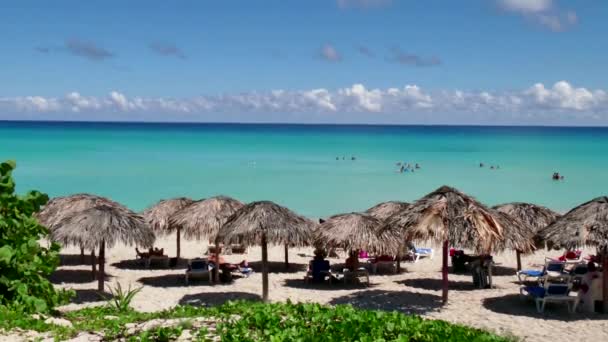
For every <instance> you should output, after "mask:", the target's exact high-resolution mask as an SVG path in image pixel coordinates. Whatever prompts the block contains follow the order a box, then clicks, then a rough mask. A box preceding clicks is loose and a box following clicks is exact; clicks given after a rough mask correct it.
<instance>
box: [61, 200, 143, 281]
mask: <svg viewBox="0 0 608 342" xmlns="http://www.w3.org/2000/svg"><path fill="white" fill-rule="evenodd" d="M57 224H58V228H57V229H56V230H54V231H53V233H52V236H53V239H54V240H56V241H60V242H63V243H64V244H69V243H73V244H77V245H80V246H83V247H85V248H90V249H95V248H97V247H99V258H98V261H99V273H98V290H99V291H103V287H104V286H103V282H104V275H105V274H104V271H105V249H106V246H107V247H108V248H111V247H112V246H114V245H115V244H116V243H117V242H118V241H122V242H123V243H126V244H128V245H133V244H137V245H141V246H145V247H150V246H152V244H153V243H154V232H153V231H152V228H150V226H149V225H148V224H147V223H146V221H145V219H144V218H143V217H142V216H140V215H138V214H136V213H134V212H132V211H128V210H125V209H124V208H121V207H116V206H110V205H107V204H100V205H97V206H95V207H93V208H89V209H85V210H83V211H79V212H76V213H73V214H72V215H70V216H67V217H64V218H63V219H62V220H61V221H59V222H58V223H57Z"/></svg>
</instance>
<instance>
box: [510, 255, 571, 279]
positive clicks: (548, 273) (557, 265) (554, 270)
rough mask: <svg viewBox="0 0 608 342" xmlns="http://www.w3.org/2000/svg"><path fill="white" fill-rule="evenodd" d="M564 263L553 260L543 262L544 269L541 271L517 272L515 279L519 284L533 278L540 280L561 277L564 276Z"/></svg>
mask: <svg viewBox="0 0 608 342" xmlns="http://www.w3.org/2000/svg"><path fill="white" fill-rule="evenodd" d="M565 266H566V263H565V262H563V261H555V260H553V259H546V260H545V267H543V269H542V270H521V271H518V272H517V279H518V280H519V282H520V283H523V282H525V281H527V280H528V278H535V279H537V280H541V279H543V278H545V277H550V278H551V277H553V278H556V277H561V276H563V275H564V267H565Z"/></svg>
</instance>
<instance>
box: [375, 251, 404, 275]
mask: <svg viewBox="0 0 608 342" xmlns="http://www.w3.org/2000/svg"><path fill="white" fill-rule="evenodd" d="M368 262H369V263H370V266H371V270H372V274H376V273H378V269H380V270H386V269H388V271H389V272H390V273H397V260H395V258H394V257H392V256H388V255H381V256H379V257H377V258H374V259H370V260H368Z"/></svg>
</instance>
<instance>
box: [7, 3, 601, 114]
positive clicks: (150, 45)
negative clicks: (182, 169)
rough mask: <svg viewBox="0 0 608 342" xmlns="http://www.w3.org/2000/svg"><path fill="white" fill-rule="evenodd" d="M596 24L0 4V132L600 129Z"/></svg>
mask: <svg viewBox="0 0 608 342" xmlns="http://www.w3.org/2000/svg"><path fill="white" fill-rule="evenodd" d="M605 18H608V3H607V2H605V1H601V0H581V1H556V0H460V1H456V0H454V1H443V0H442V1H438V0H426V1H413V0H412V1H398V0H392V1H391V0H325V1H314V0H309V1H285V0H283V1H274V0H265V1H221V2H220V1H152V0H146V1H103V2H99V1H98V2H92V1H61V0H58V1H52V2H51V1H28V0H23V1H20V2H18V3H17V2H14V3H7V2H4V3H2V4H1V5H0V38H1V39H2V41H3V45H4V46H3V49H2V53H0V65H2V66H3V67H2V68H0V118H8V119H20V118H25V119H79V120H97V119H99V120H104V119H108V120H117V119H118V120H120V119H125V120H151V121H158V120H167V121H174V120H178V121H179V120H188V121H190V120H191V121H207V120H211V121H224V119H225V120H228V121H286V122H291V121H297V122H300V121H303V122H315V121H328V122H332V121H335V122H349V121H353V122H376V121H377V122H395V123H417V122H419V121H421V120H422V121H425V120H426V121H428V122H437V123H441V122H445V123H458V122H460V121H462V122H463V123H486V122H493V121H496V120H497V119H499V121H504V122H505V123H509V122H511V121H518V122H520V121H521V120H523V119H524V118H528V119H527V120H528V121H529V122H530V123H547V124H550V123H552V121H553V120H557V121H559V122H561V123H565V124H569V123H572V124H577V123H580V124H598V125H600V124H601V125H605V124H608V114H607V113H606V109H608V96H607V95H606V93H605V89H607V88H608V86H607V85H606V82H607V81H606V80H607V79H608V78H607V76H608V68H607V67H606V61H607V60H608V39H605V35H606V33H607V32H608V23H606V20H605ZM558 82H561V83H558ZM539 84H540V85H542V88H539V87H537V86H538V85H539ZM535 85H536V86H535ZM361 86H362V87H363V89H362V88H361ZM408 86H409V87H410V88H406V87H408ZM412 86H413V87H416V88H415V89H417V90H416V91H414V93H412V91H411V89H412V88H411V87H412ZM390 89H397V90H399V92H394V91H393V92H392V93H391V91H390ZM317 90H323V91H324V92H318V91H317ZM374 91H377V92H375V93H374ZM459 94H462V96H460V95H459ZM75 95H77V96H75ZM486 95H489V96H490V97H487V96H486ZM427 96H428V97H427ZM421 101H422V102H421ZM270 112H272V113H271V114H269V113H270ZM325 112H328V113H329V115H325V114H324V113H325ZM472 112H475V113H476V114H475V115H471V113H472ZM332 113H333V114H332ZM336 113H338V114H336ZM349 113H350V115H349ZM379 113H380V114H383V115H378V114H379ZM484 115H486V116H484ZM459 120H460V121H459ZM528 121H527V122H528Z"/></svg>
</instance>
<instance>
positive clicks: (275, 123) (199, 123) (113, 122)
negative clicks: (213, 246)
mask: <svg viewBox="0 0 608 342" xmlns="http://www.w3.org/2000/svg"><path fill="white" fill-rule="evenodd" d="M0 123H16V124H19V123H23V124H29V123H41V124H109V125H123V124H129V125H151V126H158V125H173V126H180V125H183V126H186V125H197V126H206V125H209V126H212V125H224V126H228V125H232V126H317V127H319V126H325V127H335V126H345V127H348V126H351V127H352V126H361V127H488V128H589V129H606V128H608V125H598V126H590V125H559V124H558V125H547V124H537V125H517V124H504V125H487V124H450V123H442V124H424V123H360V122H355V123H328V122H278V121H268V122H265V121H263V122H257V121H255V122H231V121H130V120H125V121H117V120H27V119H24V120H6V119H0Z"/></svg>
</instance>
